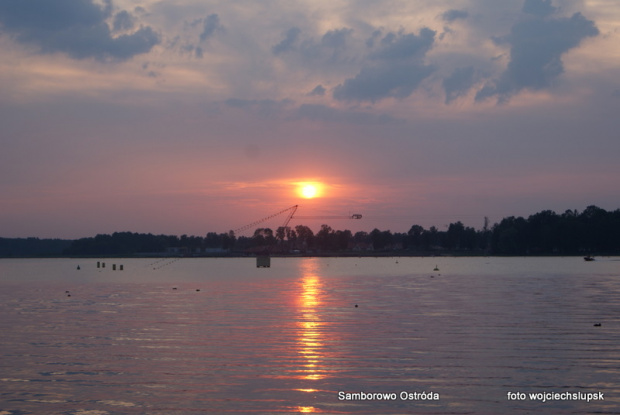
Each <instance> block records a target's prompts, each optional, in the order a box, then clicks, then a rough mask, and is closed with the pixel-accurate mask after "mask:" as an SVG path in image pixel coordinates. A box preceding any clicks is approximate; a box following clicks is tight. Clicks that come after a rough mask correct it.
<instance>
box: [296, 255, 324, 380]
mask: <svg viewBox="0 0 620 415" xmlns="http://www.w3.org/2000/svg"><path fill="white" fill-rule="evenodd" d="M301 266H302V280H301V295H300V296H299V305H298V306H299V314H300V316H299V321H298V322H297V326H298V329H299V335H298V344H299V348H298V353H299V354H300V355H301V356H303V359H304V361H305V364H304V368H303V376H302V377H303V378H304V379H308V380H319V379H323V378H324V377H325V373H324V371H323V370H321V369H320V366H319V364H320V363H321V361H322V360H323V359H324V347H325V345H324V343H323V342H324V339H323V326H324V323H323V322H321V319H320V315H319V312H318V307H319V306H320V305H321V296H320V294H321V289H322V283H321V279H320V277H319V276H318V275H317V261H316V260H314V259H308V260H306V261H303V262H302V265H301Z"/></svg>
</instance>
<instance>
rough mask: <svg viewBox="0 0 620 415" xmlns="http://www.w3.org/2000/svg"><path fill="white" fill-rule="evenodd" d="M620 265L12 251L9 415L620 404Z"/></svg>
mask: <svg viewBox="0 0 620 415" xmlns="http://www.w3.org/2000/svg"><path fill="white" fill-rule="evenodd" d="M97 261H100V262H101V261H105V262H106V268H97V267H96V262H97ZM112 264H117V265H120V264H123V268H124V270H123V271H119V270H118V268H117V270H116V271H113V270H112ZM78 265H79V266H80V270H77V266H78ZM619 265H620V261H618V258H600V259H598V260H597V261H595V262H590V263H586V262H585V261H583V260H582V259H580V258H273V259H272V267H271V268H268V269H257V268H256V267H255V263H254V260H252V259H182V260H177V261H174V260H159V261H158V260H155V259H105V260H101V259H99V260H95V259H80V260H76V259H52V260H43V259H39V260H30V259H29V260H7V259H3V260H0V332H1V333H2V337H1V339H0V357H1V360H0V361H1V363H0V414H1V415H7V414H41V413H50V414H80V415H107V414H146V413H148V414H196V413H215V414H219V413H221V414H226V413H233V414H246V413H247V414H298V413H320V414H413V413H416V414H419V413H423V414H446V413H448V414H470V413H476V414H496V413H575V414H583V413H619V412H620V409H618V408H619V407H620V385H619V383H618V379H620V349H619V347H618V344H620V276H619V272H618V267H619ZM435 267H437V268H438V269H439V270H438V271H435V270H434V269H435ZM356 305H357V307H356ZM599 324H600V326H599ZM401 392H405V394H404V395H402V396H401ZM421 392H426V393H427V395H423V396H425V397H428V396H431V397H435V398H437V397H438V398H439V399H438V400H423V399H415V397H418V398H420V396H421V395H415V394H416V393H421ZM430 392H432V393H433V394H432V395H431V394H430ZM539 392H540V393H542V392H553V393H555V392H557V393H570V394H571V396H573V395H572V394H573V393H575V394H576V393H579V392H581V393H582V394H588V393H589V394H591V395H592V396H594V394H597V393H602V394H603V397H604V400H603V401H600V400H596V401H594V400H592V401H590V402H585V401H577V400H568V401H567V400H562V401H560V400H553V401H548V402H545V403H543V402H540V401H537V400H535V399H534V400H533V399H531V397H530V395H529V394H530V393H539ZM354 393H355V394H358V395H357V396H356V397H357V399H351V400H348V399H342V398H343V397H345V398H346V397H348V396H355V395H347V394H354ZM377 393H385V394H388V395H382V396H384V397H387V398H388V399H387V400H383V399H382V400H378V399H372V400H371V399H361V398H362V397H364V396H365V395H364V394H377ZM509 393H513V395H511V396H512V397H513V399H509ZM390 394H394V395H390ZM515 394H516V395H515ZM520 394H524V395H520ZM393 396H396V398H395V399H391V398H392V397H393ZM522 396H526V399H514V398H515V397H522ZM597 396H600V395H597ZM403 397H404V398H405V399H401V398H403Z"/></svg>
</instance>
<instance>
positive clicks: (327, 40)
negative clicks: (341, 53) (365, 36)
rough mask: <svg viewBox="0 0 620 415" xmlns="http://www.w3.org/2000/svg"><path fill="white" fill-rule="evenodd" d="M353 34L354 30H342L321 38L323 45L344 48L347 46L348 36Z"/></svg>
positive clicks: (331, 32)
mask: <svg viewBox="0 0 620 415" xmlns="http://www.w3.org/2000/svg"><path fill="white" fill-rule="evenodd" d="M351 32H353V30H352V29H347V28H342V29H336V30H330V31H328V32H327V33H325V34H324V35H323V37H322V38H321V44H322V45H323V46H327V47H330V48H334V49H338V48H343V47H344V46H345V44H346V40H347V36H348V35H349V34H351Z"/></svg>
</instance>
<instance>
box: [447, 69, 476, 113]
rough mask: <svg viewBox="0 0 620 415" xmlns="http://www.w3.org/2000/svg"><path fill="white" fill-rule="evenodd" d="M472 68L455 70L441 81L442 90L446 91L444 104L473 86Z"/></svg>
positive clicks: (465, 92)
mask: <svg viewBox="0 0 620 415" xmlns="http://www.w3.org/2000/svg"><path fill="white" fill-rule="evenodd" d="M474 73H475V71H474V68H473V67H472V66H468V67H466V68H457V69H455V70H454V72H452V75H450V76H449V77H448V78H445V79H444V80H443V89H444V90H445V91H446V104H449V103H450V102H452V101H454V100H455V99H456V98H458V97H460V96H463V95H465V94H467V92H469V90H470V89H471V88H472V86H473V85H474V82H475V80H474Z"/></svg>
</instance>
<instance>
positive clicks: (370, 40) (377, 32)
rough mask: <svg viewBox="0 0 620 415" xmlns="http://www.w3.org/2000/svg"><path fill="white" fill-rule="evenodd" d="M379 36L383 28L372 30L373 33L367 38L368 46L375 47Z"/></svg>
mask: <svg viewBox="0 0 620 415" xmlns="http://www.w3.org/2000/svg"><path fill="white" fill-rule="evenodd" d="M379 37H381V30H375V31H374V32H372V35H371V36H370V37H369V38H368V40H366V46H368V47H369V48H372V47H374V46H375V42H376V41H377V39H379Z"/></svg>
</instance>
